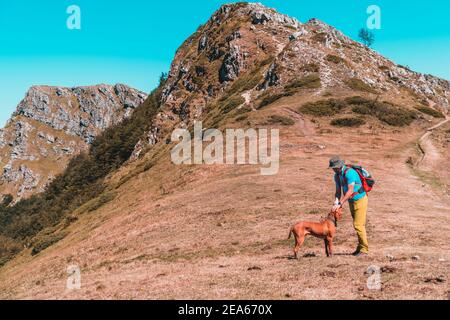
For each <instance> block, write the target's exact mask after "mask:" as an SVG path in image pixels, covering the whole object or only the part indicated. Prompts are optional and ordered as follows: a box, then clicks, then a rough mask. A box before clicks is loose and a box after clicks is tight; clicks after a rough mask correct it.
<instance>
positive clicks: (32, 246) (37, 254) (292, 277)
mask: <svg viewBox="0 0 450 320" xmlns="http://www.w3.org/2000/svg"><path fill="white" fill-rule="evenodd" d="M449 89H450V88H449V82H448V81H446V80H443V79H439V78H436V77H433V76H430V75H422V74H419V73H416V72H413V71H411V70H409V69H407V68H405V67H401V66H398V65H396V64H395V63H393V62H391V61H389V60H388V59H386V58H384V57H382V56H380V55H379V54H377V53H376V52H374V51H372V50H370V49H368V48H366V47H364V46H363V45H361V44H359V43H356V42H354V41H352V40H351V39H349V38H347V37H346V36H345V35H343V34H342V33H340V32H339V31H337V30H336V29H334V28H332V27H331V26H328V25H326V24H325V23H323V22H320V21H318V20H314V19H313V20H311V21H309V22H308V23H306V24H302V23H300V22H298V21H297V20H295V19H293V18H290V17H288V16H285V15H282V14H279V13H277V12H276V11H274V10H273V9H269V8H266V7H264V6H262V5H259V4H244V3H239V4H234V5H224V6H222V7H221V8H220V9H219V10H218V11H217V12H215V13H214V14H213V16H212V17H211V19H210V20H209V21H207V22H206V23H205V25H203V26H201V27H200V28H199V29H198V30H197V32H196V33H195V34H193V35H192V36H191V37H190V38H189V39H187V40H186V41H185V43H184V44H183V45H182V46H181V47H180V48H179V49H178V50H177V53H176V55H175V58H174V61H173V64H172V66H171V70H170V72H169V75H168V78H167V79H166V80H164V81H162V83H161V85H160V87H159V88H158V89H156V90H155V91H154V92H152V93H151V94H150V95H149V97H148V98H147V100H146V101H145V102H144V103H143V104H141V105H140V106H139V107H138V108H136V110H135V112H134V113H133V114H132V115H131V117H130V118H129V119H126V120H125V121H123V122H122V123H120V124H118V125H116V126H113V127H111V128H110V129H108V130H106V131H105V133H103V134H102V135H100V136H99V137H98V138H96V139H95V140H94V141H93V143H92V146H91V148H90V149H89V151H88V152H87V153H86V154H82V155H81V156H80V157H78V158H77V159H76V161H73V162H72V163H71V164H69V166H68V169H67V170H66V172H65V173H64V174H63V175H62V177H61V178H60V179H59V180H57V181H55V182H53V184H50V187H49V189H48V190H47V192H46V193H44V194H42V195H40V196H37V197H35V198H32V199H31V200H30V201H28V202H26V201H25V202H19V203H18V204H17V205H16V206H15V207H12V208H7V209H2V211H1V212H0V227H1V229H0V230H6V231H2V234H1V235H0V236H1V237H3V238H2V239H3V240H4V241H3V242H2V243H3V247H0V254H3V258H4V260H3V263H4V265H3V267H1V269H0V297H2V298H21V299H26V298H33V299H51V298H56V299H161V298H166V299H197V298H205V299H242V298H249V299H317V298H319V299H383V298H390V299H405V298H413V299H425V298H433V299H447V298H448V294H449V289H448V285H447V284H448V281H449V279H448V278H447V277H448V275H447V270H448V267H449V265H450V263H449V261H450V256H449V255H448V253H449V252H450V246H449V244H448V235H449V232H450V229H449V226H450V224H449V222H450V216H449V210H450V189H449V185H450V183H449V181H448V177H447V176H446V175H445V174H444V175H443V174H441V170H442V168H445V165H446V164H447V163H448V161H449V153H448V140H449V139H450V136H449V132H448V122H447V123H444V122H442V119H443V118H445V117H448V110H449V105H448V99H449ZM194 120H202V121H203V127H204V128H219V129H225V128H275V129H279V130H280V157H281V159H280V170H279V173H278V174H277V175H274V176H262V175H261V174H260V170H259V169H260V166H255V165H239V166H238V165H211V166H206V165H198V166H195V165H181V166H180V165H174V164H173V163H172V162H171V160H170V151H171V150H172V148H173V147H174V145H175V144H174V143H173V142H170V136H171V133H172V132H173V130H174V129H175V128H188V129H192V126H193V122H194ZM438 123H442V125H441V126H439V127H437V128H435V129H433V130H429V128H431V127H432V126H433V125H435V124H438ZM428 130H429V132H430V134H429V135H428V136H427V137H426V138H425V139H420V138H421V137H423V136H424V134H425V133H427V131H428ZM424 145H425V146H424ZM430 150H432V151H431V152H430ZM334 154H341V155H342V156H343V157H344V158H345V159H346V160H347V161H348V162H354V163H363V164H364V165H365V166H367V167H368V168H370V170H371V171H372V173H373V174H374V176H375V177H376V179H377V181H378V183H377V187H376V189H375V190H374V191H373V193H372V194H371V197H370V208H369V227H368V232H369V239H370V242H371V250H372V252H371V255H370V256H369V257H367V258H363V259H355V258H354V257H352V256H349V255H348V253H349V252H352V251H353V249H354V246H355V241H356V239H355V235H354V231H353V228H352V221H351V217H350V214H349V212H348V209H346V213H345V218H344V220H343V222H342V223H341V224H340V225H339V228H338V235H337V239H336V240H337V241H336V251H337V255H336V256H335V257H333V258H332V259H328V258H325V257H324V254H323V248H322V247H323V243H322V242H321V241H319V240H316V239H312V238H311V239H308V240H307V242H306V244H305V247H304V248H303V249H302V254H303V255H304V256H303V257H302V258H301V259H300V260H298V261H296V260H292V259H291V258H290V257H291V254H292V243H291V242H290V241H287V240H286V238H287V233H288V230H289V227H290V226H291V225H292V224H293V223H294V222H296V221H298V220H314V221H317V220H319V219H320V218H321V217H323V216H324V215H326V214H327V213H328V211H329V209H330V206H331V203H332V198H333V192H334V185H333V184H332V176H331V173H330V172H329V171H328V170H327V169H326V168H327V163H328V159H329V157H330V156H332V155H334ZM430 155H431V156H430ZM90 173H93V174H90ZM67 190H70V191H71V192H70V195H69V192H68V191H67ZM55 206H56V207H57V208H59V209H58V210H54V209H53V207H55ZM41 208H45V210H43V209H41ZM49 208H51V209H49ZM5 210H6V211H5ZM18 212H20V214H19V216H20V218H17V216H16V215H17V214H18ZM29 217H32V219H31V220H32V221H41V220H42V217H44V218H45V219H44V220H45V221H46V223H42V224H41V225H40V226H39V228H31V226H34V224H32V223H31V222H30V221H29V220H30V218H29ZM14 219H16V220H14ZM37 219H41V220H37ZM11 221H13V222H11ZM30 229H33V231H30ZM17 243H20V244H21V245H25V247H26V248H25V249H24V250H19V249H18V247H17ZM6 244H8V245H6ZM70 265H76V266H79V267H80V269H81V274H82V287H81V289H80V290H72V291H71V290H67V289H66V281H67V276H68V275H67V273H66V271H67V268H68V267H69V266H70ZM371 265H375V266H379V267H380V268H381V272H382V274H381V276H382V288H383V290H382V291H369V290H368V289H367V287H366V282H367V278H368V275H367V274H366V272H367V269H368V268H369V266H371Z"/></svg>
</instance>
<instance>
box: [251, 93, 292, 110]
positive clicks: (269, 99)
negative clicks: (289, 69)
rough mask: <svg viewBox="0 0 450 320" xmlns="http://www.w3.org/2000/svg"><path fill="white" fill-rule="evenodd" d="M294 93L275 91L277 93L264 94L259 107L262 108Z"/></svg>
mask: <svg viewBox="0 0 450 320" xmlns="http://www.w3.org/2000/svg"><path fill="white" fill-rule="evenodd" d="M291 95H292V93H291V92H283V93H275V94H266V95H264V96H263V98H262V100H261V102H260V103H259V105H258V107H257V109H258V110H259V109H262V108H264V107H266V106H268V105H270V104H272V103H274V102H276V101H278V100H280V99H281V98H284V97H287V96H291Z"/></svg>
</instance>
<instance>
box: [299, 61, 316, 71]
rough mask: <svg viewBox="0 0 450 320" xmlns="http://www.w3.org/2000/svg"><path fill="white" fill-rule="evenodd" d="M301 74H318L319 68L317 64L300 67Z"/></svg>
mask: <svg viewBox="0 0 450 320" xmlns="http://www.w3.org/2000/svg"><path fill="white" fill-rule="evenodd" d="M300 70H301V71H302V72H311V73H318V72H319V71H320V66H319V65H318V64H317V63H314V62H313V63H308V64H305V65H303V66H301V67H300Z"/></svg>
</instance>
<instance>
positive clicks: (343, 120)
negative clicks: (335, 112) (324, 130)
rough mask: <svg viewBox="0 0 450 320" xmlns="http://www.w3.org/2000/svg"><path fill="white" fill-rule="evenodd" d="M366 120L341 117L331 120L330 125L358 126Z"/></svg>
mask: <svg viewBox="0 0 450 320" xmlns="http://www.w3.org/2000/svg"><path fill="white" fill-rule="evenodd" d="M365 123H366V122H365V121H364V120H363V119H360V118H350V117H349V118H341V119H335V120H333V121H331V125H333V126H336V127H360V126H362V125H363V124H365Z"/></svg>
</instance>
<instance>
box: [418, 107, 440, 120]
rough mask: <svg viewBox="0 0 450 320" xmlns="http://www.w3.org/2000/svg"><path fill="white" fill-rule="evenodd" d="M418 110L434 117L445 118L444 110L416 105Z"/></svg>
mask: <svg viewBox="0 0 450 320" xmlns="http://www.w3.org/2000/svg"><path fill="white" fill-rule="evenodd" d="M416 109H417V110H419V111H420V112H422V113H425V114H427V115H429V116H432V117H434V118H445V116H444V114H443V113H442V112H439V111H437V110H434V109H432V108H430V107H422V106H420V107H416Z"/></svg>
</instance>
